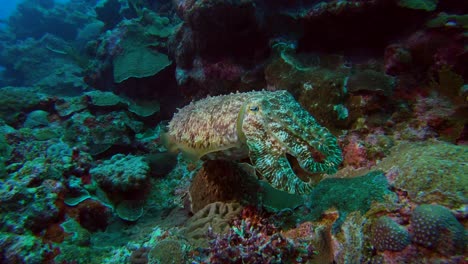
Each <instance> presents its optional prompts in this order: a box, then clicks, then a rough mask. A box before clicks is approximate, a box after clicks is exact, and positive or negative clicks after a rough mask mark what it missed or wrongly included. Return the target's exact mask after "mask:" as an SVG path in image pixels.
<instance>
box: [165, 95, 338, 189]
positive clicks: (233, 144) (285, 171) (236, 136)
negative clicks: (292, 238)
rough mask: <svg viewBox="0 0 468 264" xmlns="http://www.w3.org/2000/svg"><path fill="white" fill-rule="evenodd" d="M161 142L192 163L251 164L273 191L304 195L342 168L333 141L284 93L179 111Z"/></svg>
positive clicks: (224, 98)
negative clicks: (319, 178) (320, 177)
mask: <svg viewBox="0 0 468 264" xmlns="http://www.w3.org/2000/svg"><path fill="white" fill-rule="evenodd" d="M162 140H163V142H164V143H165V145H166V147H167V148H168V150H169V151H177V150H178V151H181V152H182V153H183V154H184V155H185V156H186V157H189V158H191V159H194V160H196V159H231V160H242V159H245V158H250V162H251V165H252V166H253V167H254V168H255V170H256V171H257V172H258V174H259V175H260V177H261V178H263V179H264V180H266V181H267V182H268V183H269V184H270V185H271V186H273V187H274V188H276V189H279V190H283V191H286V192H289V193H296V194H303V193H307V192H309V191H310V190H312V188H313V186H314V184H315V183H316V182H317V180H316V179H314V177H317V175H323V174H333V173H335V172H336V170H337V167H338V165H339V164H340V163H341V162H342V156H341V150H340V148H339V146H338V143H337V139H336V138H335V137H334V136H333V135H332V134H331V133H330V132H329V131H328V129H326V128H325V127H322V126H320V125H319V124H318V123H317V121H316V120H315V119H314V118H313V117H312V116H311V115H310V114H309V113H308V112H307V111H306V110H304V109H303V108H302V107H301V105H300V104H299V103H298V102H297V101H296V100H295V99H294V97H293V96H292V95H291V94H290V93H289V92H287V91H275V92H270V91H255V92H247V93H235V94H229V95H220V96H215V97H208V98H205V99H202V100H199V101H195V102H192V103H190V104H189V105H187V106H185V107H184V108H182V109H180V110H179V111H178V112H177V113H176V114H175V115H174V117H173V118H172V120H171V121H170V122H169V125H168V127H167V132H166V133H164V134H163V135H162Z"/></svg>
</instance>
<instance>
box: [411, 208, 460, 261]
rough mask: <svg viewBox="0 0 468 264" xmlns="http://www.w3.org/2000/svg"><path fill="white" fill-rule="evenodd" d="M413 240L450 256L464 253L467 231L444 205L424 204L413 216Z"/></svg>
mask: <svg viewBox="0 0 468 264" xmlns="http://www.w3.org/2000/svg"><path fill="white" fill-rule="evenodd" d="M411 228H412V231H413V237H412V238H413V241H414V242H416V243H418V244H420V245H421V246H423V247H426V248H430V249H435V250H436V251H437V252H439V253H441V254H443V255H445V256H449V255H453V254H456V253H462V252H463V250H465V247H466V242H467V239H466V232H465V228H464V227H463V225H462V224H460V223H459V222H458V220H457V219H456V218H455V216H454V215H453V214H452V212H451V211H450V210H449V209H447V208H446V207H444V206H441V205H433V204H423V205H420V206H418V207H417V208H416V209H414V211H413V214H412V216H411Z"/></svg>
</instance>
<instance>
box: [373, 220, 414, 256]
mask: <svg viewBox="0 0 468 264" xmlns="http://www.w3.org/2000/svg"><path fill="white" fill-rule="evenodd" d="M371 235H372V237H371V240H372V244H373V245H374V247H375V248H376V249H377V250H380V251H385V250H390V251H402V250H403V249H404V248H406V246H408V245H409V244H410V242H411V240H410V236H409V233H408V231H407V230H406V229H405V228H403V227H402V226H400V225H399V224H397V223H396V222H395V221H393V220H392V219H391V218H390V217H388V216H382V217H380V218H378V219H377V220H376V221H375V222H374V223H373V224H372V227H371Z"/></svg>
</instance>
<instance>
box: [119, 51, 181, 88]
mask: <svg viewBox="0 0 468 264" xmlns="http://www.w3.org/2000/svg"><path fill="white" fill-rule="evenodd" d="M171 64H172V62H171V61H170V60H169V57H167V55H166V54H163V53H159V52H154V51H152V50H151V49H149V48H148V47H144V46H139V47H134V48H132V49H128V50H126V51H124V52H123V53H122V54H120V55H118V56H117V57H116V58H115V59H114V81H115V82H117V83H120V82H123V81H125V80H127V79H129V78H132V77H134V78H143V77H149V76H153V75H155V74H156V73H158V72H160V71H162V70H163V69H165V68H166V67H167V66H169V65H171Z"/></svg>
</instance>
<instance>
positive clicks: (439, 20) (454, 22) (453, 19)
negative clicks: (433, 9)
mask: <svg viewBox="0 0 468 264" xmlns="http://www.w3.org/2000/svg"><path fill="white" fill-rule="evenodd" d="M426 26H428V27H430V28H438V27H460V28H464V29H468V15H450V14H447V13H444V12H441V13H439V14H438V15H437V17H435V18H433V19H431V20H429V21H428V22H427V23H426Z"/></svg>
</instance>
